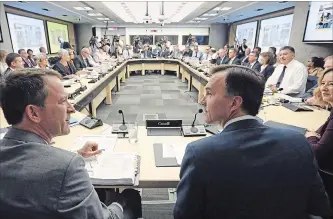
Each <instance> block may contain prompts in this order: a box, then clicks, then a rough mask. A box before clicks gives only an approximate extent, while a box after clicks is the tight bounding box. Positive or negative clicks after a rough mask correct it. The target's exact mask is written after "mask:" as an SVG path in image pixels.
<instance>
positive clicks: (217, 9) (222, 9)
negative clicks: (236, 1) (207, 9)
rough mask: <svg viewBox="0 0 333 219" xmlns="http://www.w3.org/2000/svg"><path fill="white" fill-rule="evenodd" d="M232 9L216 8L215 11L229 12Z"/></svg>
mask: <svg viewBox="0 0 333 219" xmlns="http://www.w3.org/2000/svg"><path fill="white" fill-rule="evenodd" d="M231 8H232V7H223V8H221V7H216V8H214V10H215V11H229V10H230V9H231Z"/></svg>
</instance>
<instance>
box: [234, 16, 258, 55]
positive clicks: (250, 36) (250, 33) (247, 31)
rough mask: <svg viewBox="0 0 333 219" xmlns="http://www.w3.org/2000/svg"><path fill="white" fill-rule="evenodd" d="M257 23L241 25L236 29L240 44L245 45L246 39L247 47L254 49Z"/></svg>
mask: <svg viewBox="0 0 333 219" xmlns="http://www.w3.org/2000/svg"><path fill="white" fill-rule="evenodd" d="M257 24H258V22H257V21H254V22H250V23H246V24H239V25H237V27H236V40H237V41H238V43H239V44H241V43H243V39H246V41H247V42H246V45H247V46H248V47H249V48H251V50H252V49H253V47H254V45H255V42H256V34H257Z"/></svg>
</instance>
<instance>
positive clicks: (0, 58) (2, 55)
mask: <svg viewBox="0 0 333 219" xmlns="http://www.w3.org/2000/svg"><path fill="white" fill-rule="evenodd" d="M6 57H7V52H6V51H5V50H0V77H1V75H3V74H4V73H5V71H6V70H7V68H8V65H7V63H6Z"/></svg>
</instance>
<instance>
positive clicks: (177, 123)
mask: <svg viewBox="0 0 333 219" xmlns="http://www.w3.org/2000/svg"><path fill="white" fill-rule="evenodd" d="M182 124H183V121H182V120H181V119H156V120H146V128H177V127H182Z"/></svg>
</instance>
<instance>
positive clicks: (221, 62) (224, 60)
mask: <svg viewBox="0 0 333 219" xmlns="http://www.w3.org/2000/svg"><path fill="white" fill-rule="evenodd" d="M229 60H230V59H229V57H227V56H224V57H223V58H221V57H218V58H217V59H216V64H218V65H226V64H228V62H229Z"/></svg>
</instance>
